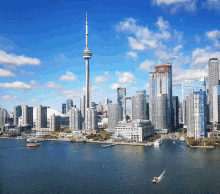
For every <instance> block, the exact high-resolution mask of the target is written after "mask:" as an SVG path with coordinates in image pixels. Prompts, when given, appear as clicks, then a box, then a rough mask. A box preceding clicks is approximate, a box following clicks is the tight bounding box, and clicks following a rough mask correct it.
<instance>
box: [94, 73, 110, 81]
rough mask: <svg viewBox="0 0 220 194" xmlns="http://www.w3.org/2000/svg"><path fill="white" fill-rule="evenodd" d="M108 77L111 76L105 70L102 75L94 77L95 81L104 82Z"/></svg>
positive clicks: (108, 79)
mask: <svg viewBox="0 0 220 194" xmlns="http://www.w3.org/2000/svg"><path fill="white" fill-rule="evenodd" d="M110 79H111V76H110V75H109V73H108V72H107V71H106V72H105V74H104V76H97V77H95V83H105V82H106V81H110Z"/></svg>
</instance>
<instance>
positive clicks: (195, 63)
mask: <svg viewBox="0 0 220 194" xmlns="http://www.w3.org/2000/svg"><path fill="white" fill-rule="evenodd" d="M210 58H220V52H213V51H211V50H210V47H206V48H204V49H199V48H197V49H195V50H194V51H193V52H192V62H191V66H190V67H191V68H198V69H201V68H204V67H205V66H206V65H207V64H208V62H209V59H210Z"/></svg>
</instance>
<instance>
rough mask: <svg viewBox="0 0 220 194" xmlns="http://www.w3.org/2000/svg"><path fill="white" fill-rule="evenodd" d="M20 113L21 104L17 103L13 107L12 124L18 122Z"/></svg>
mask: <svg viewBox="0 0 220 194" xmlns="http://www.w3.org/2000/svg"><path fill="white" fill-rule="evenodd" d="M21 115H22V108H21V105H17V106H15V107H14V124H15V125H17V124H18V117H20V116H21Z"/></svg>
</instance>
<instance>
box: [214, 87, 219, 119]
mask: <svg viewBox="0 0 220 194" xmlns="http://www.w3.org/2000/svg"><path fill="white" fill-rule="evenodd" d="M213 122H220V85H217V86H214V87H213Z"/></svg>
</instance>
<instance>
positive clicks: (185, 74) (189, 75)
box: [173, 68, 208, 85]
mask: <svg viewBox="0 0 220 194" xmlns="http://www.w3.org/2000/svg"><path fill="white" fill-rule="evenodd" d="M206 76H208V71H207V68H206V69H202V70H201V69H187V70H185V69H179V71H177V72H176V74H174V75H173V85H181V84H182V82H183V81H185V80H187V79H199V78H202V77H206Z"/></svg>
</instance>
